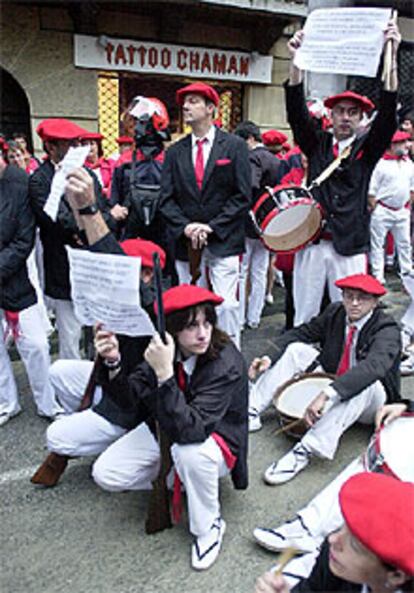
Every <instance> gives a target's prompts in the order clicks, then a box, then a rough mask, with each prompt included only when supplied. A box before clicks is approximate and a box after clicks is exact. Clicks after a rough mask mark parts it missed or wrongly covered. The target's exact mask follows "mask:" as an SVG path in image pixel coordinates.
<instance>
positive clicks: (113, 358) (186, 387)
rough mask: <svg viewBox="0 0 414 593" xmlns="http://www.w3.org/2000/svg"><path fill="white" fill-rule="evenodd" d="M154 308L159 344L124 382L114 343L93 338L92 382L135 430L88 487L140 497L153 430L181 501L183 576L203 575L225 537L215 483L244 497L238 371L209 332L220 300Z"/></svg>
mask: <svg viewBox="0 0 414 593" xmlns="http://www.w3.org/2000/svg"><path fill="white" fill-rule="evenodd" d="M163 302H164V308H165V313H166V325H167V330H168V331H169V332H170V333H169V334H167V344H163V343H162V341H161V339H160V337H159V336H158V335H156V336H155V337H154V338H153V339H152V341H151V343H150V345H149V346H148V348H147V350H146V352H145V355H144V356H145V359H146V362H144V363H142V364H140V365H139V366H137V368H136V369H135V371H134V372H133V373H131V374H129V375H127V374H126V373H125V371H124V370H123V364H122V358H120V356H119V349H118V345H117V342H116V340H114V336H113V335H112V336H109V335H107V334H106V335H102V336H101V335H100V334H99V332H98V334H97V340H96V344H97V350H98V352H99V353H100V354H101V356H102V357H103V359H104V364H103V365H102V367H101V369H102V370H101V374H100V377H99V381H100V383H101V385H102V387H103V388H104V389H105V391H106V392H107V393H108V394H109V395H110V396H111V397H112V398H113V399H114V401H115V402H116V403H117V405H119V406H125V409H128V410H131V409H133V410H135V411H136V413H137V415H138V416H139V418H140V420H141V424H140V425H139V426H138V427H137V428H136V429H135V430H133V431H131V432H130V433H128V434H127V435H125V437H122V438H121V439H120V440H118V441H117V442H116V443H115V444H114V445H112V446H111V447H110V448H109V449H107V450H106V451H105V452H104V453H103V454H102V455H101V456H100V457H99V459H98V460H97V461H96V462H95V465H94V469H93V477H94V479H95V481H96V482H97V483H98V485H100V486H101V487H103V488H104V489H107V490H111V491H122V490H128V489H136V490H139V489H145V488H147V487H148V484H149V483H150V482H151V480H153V479H154V478H155V477H156V475H157V472H158V460H159V448H158V444H157V443H156V441H155V440H154V436H153V423H154V421H155V420H157V421H158V422H159V424H160V427H161V429H162V430H163V431H164V432H165V434H166V435H167V436H168V437H169V438H170V440H171V442H172V447H171V455H172V458H173V461H174V465H175V469H176V472H177V474H178V476H179V478H180V480H181V482H182V483H183V484H184V486H185V489H186V492H187V500H188V509H189V521H190V531H191V533H192V534H193V535H194V536H195V543H194V545H193V549H192V564H193V568H195V569H197V570H203V569H206V568H209V566H211V564H212V563H213V562H214V561H215V559H216V558H217V555H218V553H219V550H220V546H221V541H222V537H223V535H224V531H225V523H224V521H223V519H222V518H221V515H220V504H219V498H218V493H219V488H218V480H219V477H221V476H223V475H225V474H227V473H229V472H231V476H232V479H233V483H234V486H235V487H236V488H246V487H247V370H246V367H245V362H244V360H243V357H242V355H241V354H240V352H239V351H238V350H237V348H236V347H235V346H234V344H233V343H232V342H231V341H230V339H229V337H228V336H227V335H226V334H224V333H223V332H221V331H220V330H219V329H218V328H217V327H216V314H215V310H214V307H215V306H217V305H219V304H221V302H222V298H220V297H218V296H217V295H215V294H214V293H212V292H210V291H207V290H206V289H203V288H199V287H196V286H190V285H185V284H183V285H180V286H177V287H175V288H172V289H169V290H167V291H166V292H165V293H164V295H163ZM105 367H106V368H105ZM174 498H175V497H173V513H174Z"/></svg>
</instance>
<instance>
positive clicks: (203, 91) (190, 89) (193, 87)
mask: <svg viewBox="0 0 414 593" xmlns="http://www.w3.org/2000/svg"><path fill="white" fill-rule="evenodd" d="M190 93H195V94H197V95H202V96H203V97H205V98H206V99H207V100H208V101H211V102H212V103H214V105H215V106H216V107H217V106H218V104H219V101H220V97H219V96H218V93H217V92H216V91H215V90H214V89H213V87H212V86H210V85H209V84H205V83H204V82H193V83H192V84H189V85H187V86H184V87H183V88H182V89H178V91H177V92H176V94H175V100H176V102H177V103H178V105H181V106H182V105H183V103H184V97H185V95H188V94H190Z"/></svg>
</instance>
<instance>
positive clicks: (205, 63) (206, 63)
mask: <svg viewBox="0 0 414 593" xmlns="http://www.w3.org/2000/svg"><path fill="white" fill-rule="evenodd" d="M205 70H208V71H209V72H211V62H210V55H209V54H208V53H207V52H204V56H203V59H202V61H201V72H204V71H205Z"/></svg>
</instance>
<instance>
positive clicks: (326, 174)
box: [307, 144, 352, 190]
mask: <svg viewBox="0 0 414 593" xmlns="http://www.w3.org/2000/svg"><path fill="white" fill-rule="evenodd" d="M351 149H352V144H351V145H350V146H347V147H346V148H345V149H344V150H343V151H342V152H341V154H340V155H339V156H337V157H336V159H335V160H334V161H332V163H330V164H329V165H328V166H327V167H326V169H324V170H323V171H322V173H321V174H320V175H318V177H317V178H316V179H314V180H313V181H312V183H311V184H310V186H309V187H308V188H307V189H308V190H311V189H314V188H315V187H319V186H320V185H321V183H323V182H324V181H326V180H327V179H328V178H329V177H330V176H331V175H332V173H333V172H334V171H336V169H337V168H338V167H339V165H340V164H341V163H342V161H343V160H344V159H346V158H348V157H349V155H350V154H351Z"/></svg>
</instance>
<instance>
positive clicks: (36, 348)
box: [0, 303, 61, 416]
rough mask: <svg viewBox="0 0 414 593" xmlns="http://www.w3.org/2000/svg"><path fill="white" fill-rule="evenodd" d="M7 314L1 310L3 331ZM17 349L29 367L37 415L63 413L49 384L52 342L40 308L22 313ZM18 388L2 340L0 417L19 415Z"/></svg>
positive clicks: (35, 307)
mask: <svg viewBox="0 0 414 593" xmlns="http://www.w3.org/2000/svg"><path fill="white" fill-rule="evenodd" d="M3 317H4V313H3V311H2V310H1V309H0V327H1V326H2V322H3ZM18 332H19V333H18V337H17V338H16V340H15V343H16V348H17V350H18V352H19V354H20V357H21V359H22V361H23V362H24V365H25V367H26V372H27V376H28V379H29V383H30V387H31V390H32V394H33V398H34V400H35V404H36V408H37V412H38V414H40V415H41V416H54V415H55V414H56V413H57V412H58V411H60V410H61V408H60V406H59V405H58V403H57V401H56V399H55V394H54V392H53V388H52V387H51V385H50V383H49V381H48V373H49V366H50V356H49V342H48V338H47V334H46V330H45V326H44V319H43V316H42V312H41V310H40V308H39V306H38V305H37V303H36V304H35V305H32V306H31V307H27V309H23V311H20V313H19V325H18ZM20 409H21V408H20V404H19V398H18V393H17V386H16V382H15V379H14V375H13V369H12V366H11V363H10V358H9V355H8V353H7V349H6V346H5V344H4V341H3V339H2V338H0V413H7V414H10V415H12V416H13V415H15V414H17V413H18V412H20Z"/></svg>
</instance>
